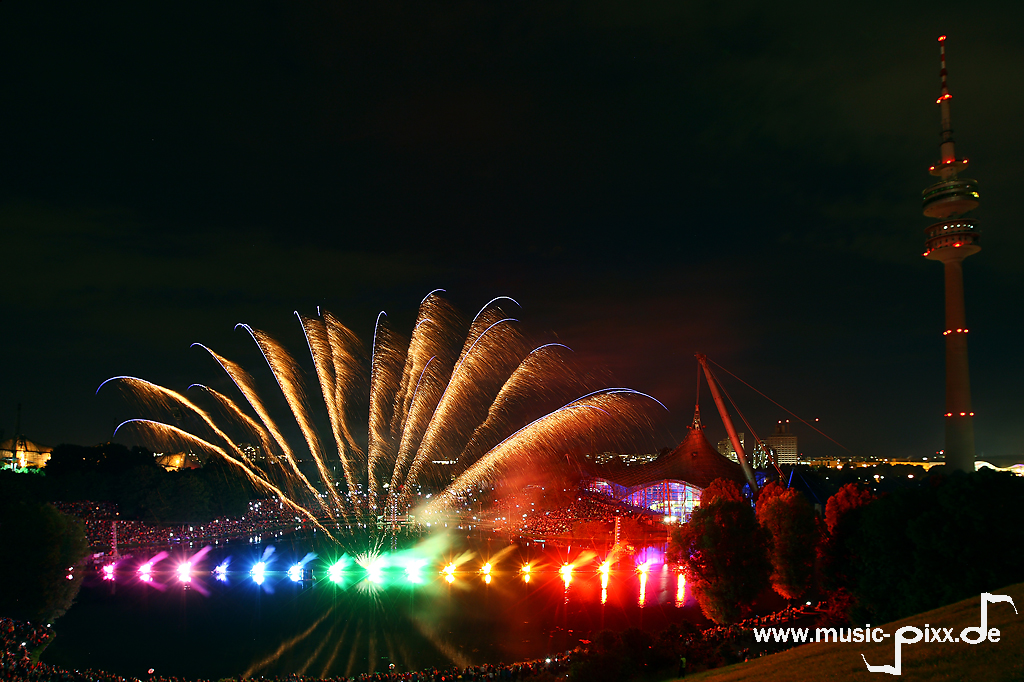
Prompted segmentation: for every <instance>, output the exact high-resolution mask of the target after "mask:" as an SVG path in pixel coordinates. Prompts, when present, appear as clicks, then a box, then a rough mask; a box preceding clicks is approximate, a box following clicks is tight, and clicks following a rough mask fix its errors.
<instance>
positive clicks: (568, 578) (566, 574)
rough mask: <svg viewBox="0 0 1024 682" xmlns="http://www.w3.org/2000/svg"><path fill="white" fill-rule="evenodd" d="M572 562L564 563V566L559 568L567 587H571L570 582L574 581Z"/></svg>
mask: <svg viewBox="0 0 1024 682" xmlns="http://www.w3.org/2000/svg"><path fill="white" fill-rule="evenodd" d="M573 568H574V566H573V565H572V564H562V567H561V568H559V569H558V573H559V575H561V576H562V582H563V583H565V587H566V589H568V587H569V583H570V582H572V569H573Z"/></svg>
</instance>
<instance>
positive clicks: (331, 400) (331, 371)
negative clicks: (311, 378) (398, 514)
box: [295, 312, 356, 515]
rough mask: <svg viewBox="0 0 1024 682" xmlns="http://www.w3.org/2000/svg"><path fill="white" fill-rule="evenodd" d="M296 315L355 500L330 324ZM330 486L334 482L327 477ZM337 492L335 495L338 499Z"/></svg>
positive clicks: (351, 497)
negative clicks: (342, 424) (339, 402)
mask: <svg viewBox="0 0 1024 682" xmlns="http://www.w3.org/2000/svg"><path fill="white" fill-rule="evenodd" d="M295 315H296V316H297V317H298V318H299V322H300V323H301V324H302V330H303V331H304V332H305V334H306V343H307V345H308V346H309V354H310V355H311V356H312V358H313V365H314V367H315V368H316V376H317V379H318V380H319V382H320V391H321V393H322V394H323V396H324V404H325V405H326V406H327V415H328V417H329V418H330V422H331V433H333V434H334V442H335V445H336V446H337V448H338V457H339V458H340V459H341V464H342V471H343V472H344V475H345V483H346V484H347V489H348V493H349V494H348V500H349V501H350V502H351V501H352V500H353V494H354V493H355V491H356V482H355V479H354V476H353V472H352V467H351V465H350V464H349V461H348V457H346V456H345V443H344V436H343V434H342V427H341V424H340V422H342V421H344V417H345V415H344V412H343V411H341V410H339V409H338V399H337V388H338V384H337V376H336V375H335V365H334V352H333V349H332V347H331V340H330V335H329V333H328V331H327V324H326V323H325V322H324V321H322V320H317V319H314V318H311V317H305V316H304V315H300V314H299V313H298V312H296V313H295ZM325 482H326V483H327V487H328V489H329V490H332V491H333V490H334V486H333V485H331V484H330V482H329V481H325ZM336 498H337V494H335V495H334V496H332V499H336ZM339 506H341V509H342V513H345V514H346V515H347V510H346V505H339Z"/></svg>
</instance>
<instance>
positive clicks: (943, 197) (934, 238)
mask: <svg viewBox="0 0 1024 682" xmlns="http://www.w3.org/2000/svg"><path fill="white" fill-rule="evenodd" d="M939 58H940V61H941V64H942V69H941V71H940V72H939V74H940V77H941V79H942V89H941V90H940V93H939V98H938V99H937V100H936V101H935V103H936V104H938V105H939V111H940V113H941V120H942V132H941V136H942V142H941V143H940V145H939V151H940V157H941V158H940V160H939V163H938V164H936V165H935V166H932V167H931V168H929V169H928V170H929V172H930V173H931V174H932V175H934V176H937V177H938V178H939V181H938V182H936V183H935V184H934V185H931V186H930V187H928V188H927V189H925V190H924V191H923V192H922V193H921V195H922V196H921V199H922V205H923V206H922V207H923V212H924V214H925V215H926V216H928V217H929V218H935V219H937V220H938V221H939V222H937V223H933V224H932V225H929V226H928V227H927V228H926V229H925V231H924V232H925V250H924V257H925V258H927V259H929V260H936V261H939V262H941V263H942V265H943V268H944V270H945V282H946V327H945V329H944V330H943V332H942V335H943V336H944V337H945V340H946V412H945V415H944V417H945V421H946V446H945V453H946V466H948V467H950V468H951V469H957V470H960V471H974V411H973V409H972V408H971V381H970V373H969V371H968V365H967V317H966V314H965V312H964V277H963V260H964V258H967V257H968V256H971V255H973V254H975V253H978V251H980V250H981V246H980V245H979V239H980V237H981V235H980V233H979V232H978V228H977V225H976V224H975V223H974V222H973V221H972V220H969V219H967V218H964V217H963V216H964V215H965V214H966V213H968V212H969V211H971V210H973V209H975V208H977V206H978V204H979V203H980V199H981V197H980V196H979V194H978V183H977V182H976V181H975V180H969V179H967V178H960V177H958V174H959V173H960V172H962V171H964V170H966V168H967V159H959V158H957V156H956V149H955V145H954V143H953V125H952V123H951V120H950V113H949V110H950V101H951V100H952V99H953V96H952V95H951V94H949V87H948V84H947V82H946V36H942V37H940V38H939Z"/></svg>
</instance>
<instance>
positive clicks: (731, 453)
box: [718, 433, 750, 464]
mask: <svg viewBox="0 0 1024 682" xmlns="http://www.w3.org/2000/svg"><path fill="white" fill-rule="evenodd" d="M744 435H745V434H743V433H740V434H739V437H740V447H741V448H743V452H747V443H746V441H745V440H744ZM718 454H720V455H722V456H723V457H728V458H729V459H731V460H732V461H734V462H736V463H737V464H739V463H740V458H739V456H737V454H736V448H734V447H733V446H732V441H731V440H729V438H728V437H725V438H723V439H722V440H720V441H718ZM747 454H750V453H747Z"/></svg>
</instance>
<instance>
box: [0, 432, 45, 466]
mask: <svg viewBox="0 0 1024 682" xmlns="http://www.w3.org/2000/svg"><path fill="white" fill-rule="evenodd" d="M51 452H53V448H51V447H49V446H46V445H40V444H39V443H33V442H32V441H30V440H28V439H27V438H25V436H18V437H17V438H8V439H7V440H5V441H3V442H2V443H0V466H3V467H4V468H18V469H24V468H25V467H39V468H42V467H45V466H46V463H47V462H48V461H50V453H51Z"/></svg>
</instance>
